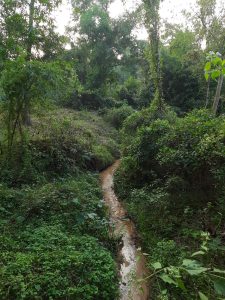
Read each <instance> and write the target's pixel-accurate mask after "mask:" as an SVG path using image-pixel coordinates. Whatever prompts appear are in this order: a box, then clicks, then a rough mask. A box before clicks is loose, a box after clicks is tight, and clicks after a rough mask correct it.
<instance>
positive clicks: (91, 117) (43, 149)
mask: <svg viewBox="0 0 225 300" xmlns="http://www.w3.org/2000/svg"><path fill="white" fill-rule="evenodd" d="M28 135H29V137H30V138H29V139H27V141H26V143H25V144H24V145H22V146H21V145H20V144H19V145H18V147H15V149H14V151H13V158H14V159H13V163H12V164H11V165H9V164H8V161H7V157H6V156H5V155H4V153H5V152H6V151H7V149H5V148H3V152H2V154H1V155H0V165H1V167H2V168H1V172H0V174H1V178H2V180H5V181H7V182H9V183H12V184H14V185H15V184H17V185H18V184H22V183H28V182H34V181H37V180H40V179H44V178H46V177H47V178H52V177H54V176H58V175H60V176H62V175H63V174H68V173H70V174H71V173H73V174H74V173H75V174H76V173H77V172H79V170H85V169H88V170H101V169H103V168H104V167H106V166H108V165H110V164H111V163H112V162H113V161H114V159H115V157H118V155H119V153H118V150H117V148H118V147H117V144H116V140H117V132H116V131H115V130H114V129H113V128H111V127H110V126H109V125H108V124H106V123H105V122H104V121H103V120H102V118H101V117H99V116H97V115H95V114H92V113H89V112H76V111H73V110H67V109H54V108H52V111H50V112H49V113H42V114H40V112H39V115H38V117H35V118H34V120H33V125H32V127H30V128H29V132H28ZM32 175H33V176H32Z"/></svg>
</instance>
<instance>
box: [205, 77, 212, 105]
mask: <svg viewBox="0 0 225 300" xmlns="http://www.w3.org/2000/svg"><path fill="white" fill-rule="evenodd" d="M210 81H211V80H210V78H209V79H208V82H207V92H206V100H205V108H208V106H209V96H210Z"/></svg>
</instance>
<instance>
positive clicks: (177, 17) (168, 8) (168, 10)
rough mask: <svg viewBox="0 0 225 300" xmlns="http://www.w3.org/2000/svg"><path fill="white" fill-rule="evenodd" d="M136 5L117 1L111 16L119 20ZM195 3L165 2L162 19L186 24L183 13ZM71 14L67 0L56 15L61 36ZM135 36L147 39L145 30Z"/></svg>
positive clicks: (194, 0)
mask: <svg viewBox="0 0 225 300" xmlns="http://www.w3.org/2000/svg"><path fill="white" fill-rule="evenodd" d="M139 1H140V0H139ZM136 3H137V1H132V0H127V1H125V3H123V1H122V0H115V1H114V2H113V3H112V4H111V6H110V16H111V17H112V18H117V17H119V16H121V15H122V14H123V13H124V12H125V11H126V10H129V11H132V10H133V9H135V6H136ZM195 3H196V0H164V1H163V2H162V4H161V8H160V15H161V18H162V19H164V20H166V21H168V22H170V23H178V24H180V23H184V18H183V15H182V11H183V10H184V9H190V7H191V6H192V7H193V6H194V4H195ZM71 12H72V8H71V5H70V4H68V1H67V0H64V2H63V5H62V6H61V7H60V8H59V9H58V10H57V12H56V13H55V16H56V20H57V30H58V32H59V33H60V34H64V33H65V27H66V26H67V25H68V24H69V21H70V15H71ZM135 34H136V35H137V38H138V39H145V38H146V37H147V33H146V31H145V30H144V29H139V30H137V31H136V32H135Z"/></svg>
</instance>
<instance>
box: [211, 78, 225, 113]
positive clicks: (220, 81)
mask: <svg viewBox="0 0 225 300" xmlns="http://www.w3.org/2000/svg"><path fill="white" fill-rule="evenodd" d="M223 78H224V75H223V74H222V75H220V77H219V79H218V84H217V88H216V95H215V98H214V102H213V107H212V109H213V112H214V114H216V113H217V110H218V106H219V102H220V95H221V90H222V86H223Z"/></svg>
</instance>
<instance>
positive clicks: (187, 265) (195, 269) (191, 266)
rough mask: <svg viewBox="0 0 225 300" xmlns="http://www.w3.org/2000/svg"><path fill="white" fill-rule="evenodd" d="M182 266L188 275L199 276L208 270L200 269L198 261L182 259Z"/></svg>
mask: <svg viewBox="0 0 225 300" xmlns="http://www.w3.org/2000/svg"><path fill="white" fill-rule="evenodd" d="M182 265H183V266H184V270H185V271H187V272H188V273H189V274H190V275H199V274H201V273H204V272H206V271H207V270H208V268H205V267H202V265H201V264H200V263H199V262H198V261H196V260H192V259H184V260H183V264H182Z"/></svg>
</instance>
